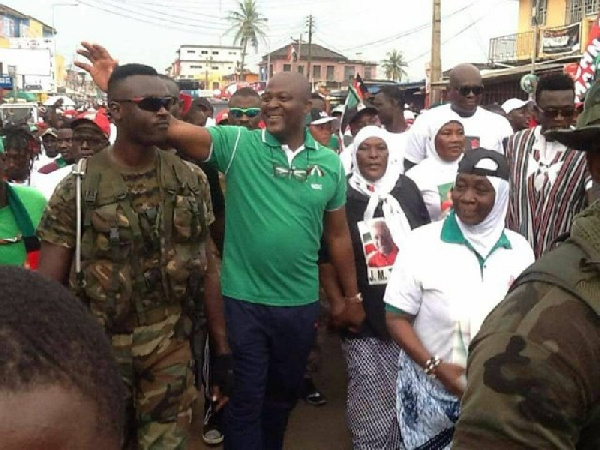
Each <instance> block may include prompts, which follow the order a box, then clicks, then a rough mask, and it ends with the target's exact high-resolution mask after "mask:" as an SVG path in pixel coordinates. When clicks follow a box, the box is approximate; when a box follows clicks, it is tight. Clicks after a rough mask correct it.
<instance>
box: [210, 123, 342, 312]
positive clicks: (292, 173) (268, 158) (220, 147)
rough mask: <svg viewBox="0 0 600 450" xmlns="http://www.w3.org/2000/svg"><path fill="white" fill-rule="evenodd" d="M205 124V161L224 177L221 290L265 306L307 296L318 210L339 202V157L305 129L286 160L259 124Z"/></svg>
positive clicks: (314, 281)
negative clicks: (251, 126)
mask: <svg viewBox="0 0 600 450" xmlns="http://www.w3.org/2000/svg"><path fill="white" fill-rule="evenodd" d="M208 131H209V132H210V134H211V136H212V152H211V157H210V159H209V162H211V163H213V164H215V165H216V167H217V168H218V169H219V171H221V172H223V173H224V174H225V177H226V180H227V195H226V196H225V205H226V206H225V211H226V214H225V251H224V255H223V268H222V291H223V295H225V296H227V297H231V298H235V299H238V300H245V301H248V302H252V303H259V304H264V305H269V306H301V305H306V304H310V303H313V302H315V301H316V300H317V299H318V296H319V281H318V266H317V253H318V250H319V246H320V239H321V236H322V234H323V215H324V212H325V211H333V210H336V209H339V208H341V207H342V206H344V203H345V201H346V182H345V177H344V170H343V168H342V165H341V162H340V159H339V157H338V156H337V155H336V154H335V153H334V152H332V151H330V150H329V149H327V148H326V147H323V146H321V145H320V144H318V143H317V142H315V140H314V139H313V137H312V136H311V134H310V133H309V132H306V134H305V141H304V149H303V150H301V151H300V152H298V153H297V154H296V155H295V156H294V159H293V161H292V164H291V165H290V164H289V163H288V159H287V156H286V154H285V152H284V150H283V149H282V147H281V144H280V143H279V141H278V140H277V139H276V138H275V137H274V136H273V135H271V134H270V133H269V132H268V131H266V130H248V129H246V128H243V127H242V128H240V127H211V128H208ZM305 174H306V175H305Z"/></svg>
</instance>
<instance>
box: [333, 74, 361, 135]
mask: <svg viewBox="0 0 600 450" xmlns="http://www.w3.org/2000/svg"><path fill="white" fill-rule="evenodd" d="M367 92H368V90H367V87H366V86H365V84H364V83H363V80H362V78H361V77H360V75H359V74H356V77H354V79H353V81H352V83H351V84H349V85H348V95H347V96H346V101H345V102H344V107H345V108H344V113H343V114H342V125H341V126H340V134H341V139H340V141H341V142H343V133H344V132H345V131H346V127H347V126H348V123H349V122H350V118H351V117H353V116H354V115H355V113H356V112H357V111H360V110H361V109H363V108H364V107H365V104H364V98H365V94H366V93H367Z"/></svg>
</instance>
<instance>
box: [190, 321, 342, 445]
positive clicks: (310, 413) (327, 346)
mask: <svg viewBox="0 0 600 450" xmlns="http://www.w3.org/2000/svg"><path fill="white" fill-rule="evenodd" d="M323 333H324V336H323V345H322V362H323V364H322V368H321V371H320V373H319V374H318V375H317V376H316V377H315V384H316V385H317V386H318V387H319V388H320V389H322V391H323V393H324V394H325V395H326V396H327V399H328V403H327V405H325V406H322V407H318V408H316V407H314V406H310V405H308V404H306V403H305V402H303V401H300V402H299V403H298V406H297V407H296V409H294V412H293V413H292V417H291V419H290V424H289V426H288V432H287V436H286V441H285V446H284V450H350V449H351V448H352V446H351V443H350V437H349V434H348V430H347V428H346V424H345V416H344V414H345V410H346V408H345V401H346V400H345V399H346V365H345V362H344V357H343V355H342V351H341V348H340V340H339V338H338V337H337V336H336V335H335V334H331V333H327V332H326V331H323ZM193 425H194V435H193V440H192V443H191V445H190V446H189V448H190V450H205V449H208V448H210V447H206V446H204V444H203V443H202V437H201V429H202V418H201V414H196V415H195V418H194V424H193ZM212 448H216V449H220V448H221V447H212Z"/></svg>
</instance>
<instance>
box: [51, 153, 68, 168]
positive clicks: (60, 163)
mask: <svg viewBox="0 0 600 450" xmlns="http://www.w3.org/2000/svg"><path fill="white" fill-rule="evenodd" d="M54 162H55V163H56V165H57V166H58V168H59V169H62V168H63V167H66V166H67V162H66V161H65V159H64V158H63V157H62V155H61V156H59V157H58V158H56V159H55V160H54Z"/></svg>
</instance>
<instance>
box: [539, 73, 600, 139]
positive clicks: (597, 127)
mask: <svg viewBox="0 0 600 450" xmlns="http://www.w3.org/2000/svg"><path fill="white" fill-rule="evenodd" d="M546 138H547V139H553V140H556V141H558V142H560V143H561V144H563V145H566V146H567V147H569V148H571V149H573V150H592V149H597V148H598V146H597V145H595V143H596V142H599V140H600V80H597V81H596V82H594V84H593V85H592V87H591V88H590V90H589V91H588V92H587V94H586V96H585V102H584V103H583V112H582V113H581V114H580V115H579V118H578V119H577V125H576V126H575V128H574V129H566V130H550V131H548V132H546Z"/></svg>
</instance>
